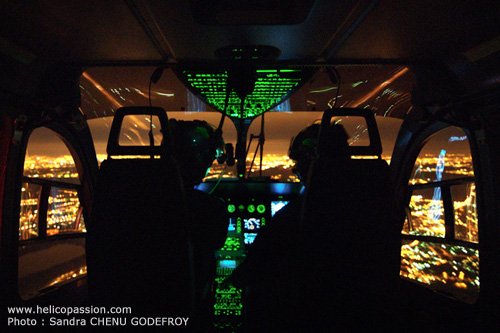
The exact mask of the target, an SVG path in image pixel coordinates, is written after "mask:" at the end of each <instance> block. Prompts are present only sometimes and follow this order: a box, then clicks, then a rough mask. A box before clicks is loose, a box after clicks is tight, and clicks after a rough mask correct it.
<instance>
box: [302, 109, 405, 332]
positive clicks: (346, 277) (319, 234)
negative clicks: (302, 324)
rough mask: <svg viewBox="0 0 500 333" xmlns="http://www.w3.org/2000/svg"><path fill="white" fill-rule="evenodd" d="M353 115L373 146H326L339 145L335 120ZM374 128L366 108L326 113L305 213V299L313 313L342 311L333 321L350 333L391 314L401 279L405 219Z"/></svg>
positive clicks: (307, 191) (310, 174)
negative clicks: (362, 124)
mask: <svg viewBox="0 0 500 333" xmlns="http://www.w3.org/2000/svg"><path fill="white" fill-rule="evenodd" d="M353 114H354V115H358V116H362V117H364V118H365V119H366V123H367V125H368V130H369V137H370V145H369V146H366V147H352V146H346V145H342V144H338V142H331V141H328V140H332V139H333V140H334V139H335V137H336V136H335V134H334V132H335V130H336V128H335V126H339V125H331V124H330V119H331V118H332V117H333V116H344V115H353ZM376 126H377V125H376V122H375V119H374V117H373V114H372V113H371V111H368V110H363V109H355V110H351V109H338V110H328V111H325V114H324V116H323V119H322V128H321V131H320V138H319V146H318V154H319V155H318V158H317V160H315V161H314V162H313V165H312V166H311V170H310V173H309V177H308V181H307V184H306V193H305V196H304V203H303V207H302V231H301V235H302V251H301V252H302V253H303V255H302V263H301V266H303V268H302V269H301V270H302V272H301V274H305V276H302V277H301V279H303V280H304V281H314V282H313V283H306V284H305V285H302V286H301V288H302V289H303V295H302V296H304V297H302V298H303V299H305V302H310V304H309V307H310V309H312V310H311V311H312V312H311V313H313V312H314V311H316V313H321V312H322V311H332V313H337V314H338V315H339V317H338V318H335V319H333V320H334V321H336V323H337V324H342V323H343V324H344V325H345V327H346V328H347V327H350V326H351V325H355V326H356V325H358V324H359V323H360V322H362V321H363V320H365V321H366V320H368V322H369V321H370V320H374V318H384V316H380V313H379V312H378V311H379V310H380V309H386V308H387V304H386V303H387V302H388V301H389V299H392V296H393V295H394V294H393V292H395V290H394V289H393V288H394V287H395V286H396V284H397V280H398V277H399V265H400V263H399V251H400V230H399V228H398V221H399V220H398V218H399V215H398V213H397V211H396V204H395V198H394V190H393V184H392V176H391V173H390V169H389V166H388V165H387V163H386V162H385V161H384V160H382V159H381V158H380V156H381V152H382V148H381V144H380V138H379V134H378V130H377V127H376ZM337 146H338V147H337ZM343 147H346V148H343ZM352 155H358V156H359V155H370V156H374V155H375V156H377V157H378V158H377V159H351V156H352ZM299 275H300V274H299ZM307 295H313V296H312V297H310V296H307ZM319 304H323V305H322V306H319V307H318V305H319ZM367 318H370V319H367ZM329 324H333V322H331V323H328V325H329ZM328 325H326V326H328ZM355 326H354V327H355ZM363 328H364V327H363Z"/></svg>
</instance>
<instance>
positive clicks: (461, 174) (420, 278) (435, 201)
mask: <svg viewBox="0 0 500 333" xmlns="http://www.w3.org/2000/svg"><path fill="white" fill-rule="evenodd" d="M408 197H409V205H408V207H407V216H406V221H405V224H404V228H403V244H402V248H401V276H403V277H405V278H408V279H411V280H415V281H417V282H420V283H422V284H425V285H428V286H429V288H431V289H434V290H438V291H440V292H442V293H445V294H448V295H450V296H453V297H455V298H458V299H461V300H462V301H464V302H467V303H474V302H475V301H476V299H477V296H478V294H479V250H478V249H479V246H478V245H479V244H478V243H479V239H478V221H477V210H476V186H475V179H474V169H473V165H472V156H471V152H470V146H469V141H468V138H467V135H466V134H465V132H464V131H463V130H462V129H460V128H457V127H453V126H451V127H448V128H446V129H443V130H441V131H440V132H438V133H436V134H435V135H434V136H432V137H431V138H430V139H429V140H428V141H427V142H426V144H425V145H424V147H423V148H422V150H421V151H420V154H419V156H418V158H417V160H416V162H415V166H414V168H413V172H412V175H411V177H410V181H409V184H408Z"/></svg>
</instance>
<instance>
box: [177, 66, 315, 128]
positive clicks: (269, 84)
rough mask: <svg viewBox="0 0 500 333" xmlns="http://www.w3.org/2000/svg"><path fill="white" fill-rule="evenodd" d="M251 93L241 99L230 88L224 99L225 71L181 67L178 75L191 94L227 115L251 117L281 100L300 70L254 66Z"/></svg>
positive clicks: (299, 77) (301, 74)
mask: <svg viewBox="0 0 500 333" xmlns="http://www.w3.org/2000/svg"><path fill="white" fill-rule="evenodd" d="M255 74H256V80H255V88H254V89H253V92H252V93H250V94H249V95H247V96H246V97H245V99H244V103H243V110H242V106H241V99H240V97H238V94H237V93H236V92H235V91H233V90H231V92H230V94H229V99H228V103H227V104H228V105H227V106H226V100H227V97H228V96H227V89H228V71H227V70H212V71H209V70H205V71H200V70H183V71H182V76H183V78H184V80H185V81H186V82H187V84H188V85H189V86H190V88H191V89H192V90H193V91H194V92H195V94H196V95H197V96H198V97H200V98H201V99H203V100H204V101H205V102H206V103H208V104H209V105H211V106H212V107H214V108H215V109H217V110H219V111H220V112H223V111H224V110H225V114H226V116H228V117H231V118H240V119H246V118H254V117H257V116H259V115H260V114H262V113H263V112H266V111H268V110H270V109H272V108H273V107H275V106H277V105H279V104H280V103H282V102H283V101H284V100H285V99H286V98H287V97H288V96H289V95H290V93H291V92H293V91H294V90H295V89H297V88H298V87H299V85H300V83H301V82H302V80H303V78H304V74H305V73H304V70H302V69H289V68H284V69H257V70H256V71H255Z"/></svg>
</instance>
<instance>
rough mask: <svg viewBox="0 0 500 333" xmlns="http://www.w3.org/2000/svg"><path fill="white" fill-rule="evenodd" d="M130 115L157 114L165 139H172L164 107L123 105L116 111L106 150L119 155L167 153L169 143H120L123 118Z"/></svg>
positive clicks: (110, 154) (110, 153) (109, 153)
mask: <svg viewBox="0 0 500 333" xmlns="http://www.w3.org/2000/svg"><path fill="white" fill-rule="evenodd" d="M130 115H144V116H157V117H158V119H159V120H160V125H161V132H162V133H163V140H169V141H167V142H170V140H171V137H172V136H171V133H170V128H169V124H168V116H167V113H166V112H165V110H164V109H163V108H160V107H149V106H130V107H122V108H119V109H118V110H116V111H115V116H114V118H113V123H112V125H111V130H110V132H109V138H108V146H107V148H106V151H107V153H108V156H112V155H114V156H117V155H149V156H153V155H160V156H161V155H165V153H166V151H167V146H168V145H158V146H150V145H148V146H122V145H120V144H119V138H120V131H121V127H122V123H123V118H125V116H130Z"/></svg>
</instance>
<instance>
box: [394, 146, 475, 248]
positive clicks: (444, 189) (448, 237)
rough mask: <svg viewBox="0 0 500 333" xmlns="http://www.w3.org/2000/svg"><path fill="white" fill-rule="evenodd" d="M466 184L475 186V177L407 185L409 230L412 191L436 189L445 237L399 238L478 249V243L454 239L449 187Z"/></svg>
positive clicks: (404, 236)
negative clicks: (442, 212)
mask: <svg viewBox="0 0 500 333" xmlns="http://www.w3.org/2000/svg"><path fill="white" fill-rule="evenodd" d="M422 147H423V146H422ZM415 161H416V160H415ZM468 183H474V184H476V177H460V178H454V179H448V180H441V181H436V182H429V183H425V184H413V185H408V186H407V195H406V202H407V204H406V217H407V219H408V227H409V228H410V227H411V219H412V217H411V211H410V208H409V204H410V201H411V196H412V194H413V191H415V190H421V189H435V188H437V187H440V188H441V195H442V196H441V200H442V202H443V208H444V221H445V222H444V223H445V236H444V237H437V236H425V235H409V234H403V233H401V238H402V239H404V240H419V241H428V242H434V243H446V244H450V245H459V246H465V247H470V248H473V249H479V241H478V242H477V243H473V242H468V241H464V240H459V239H456V238H455V207H454V205H453V203H454V200H453V196H452V193H451V187H452V186H455V185H463V184H468Z"/></svg>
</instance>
